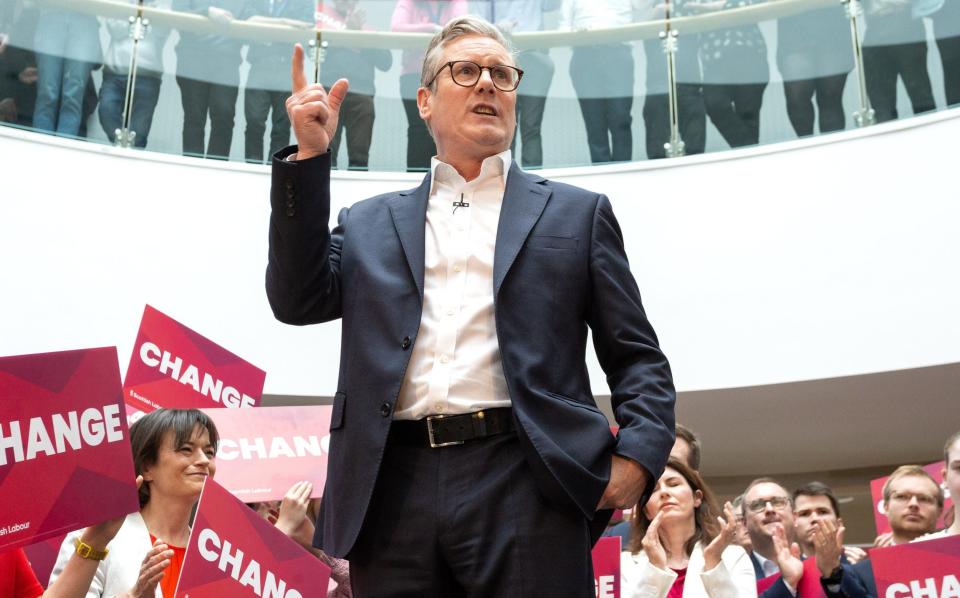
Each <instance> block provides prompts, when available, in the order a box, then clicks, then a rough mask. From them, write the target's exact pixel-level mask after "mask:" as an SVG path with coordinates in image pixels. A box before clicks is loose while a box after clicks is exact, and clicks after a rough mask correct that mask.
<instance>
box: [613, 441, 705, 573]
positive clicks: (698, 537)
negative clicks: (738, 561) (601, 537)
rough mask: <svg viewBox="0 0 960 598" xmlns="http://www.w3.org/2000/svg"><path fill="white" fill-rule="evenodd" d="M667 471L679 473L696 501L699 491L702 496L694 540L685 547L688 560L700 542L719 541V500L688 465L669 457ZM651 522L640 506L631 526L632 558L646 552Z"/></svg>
mask: <svg viewBox="0 0 960 598" xmlns="http://www.w3.org/2000/svg"><path fill="white" fill-rule="evenodd" d="M667 467H669V468H670V469H673V470H674V471H676V472H677V473H679V474H680V475H681V476H682V477H683V479H684V480H686V481H687V485H688V486H690V490H691V492H692V493H693V495H694V499H696V493H697V490H699V491H700V494H701V495H702V496H703V498H702V499H701V500H700V506H699V507H695V508H694V510H693V521H694V528H695V529H694V532H693V536H692V537H690V538H689V539H688V540H687V542H686V543H685V544H684V545H683V549H684V551H685V552H686V553H687V556H689V555H690V554H691V553H693V547H694V545H696V543H697V542H701V543H702V544H704V545H706V544H709V543H710V542H712V541H713V539H714V538H716V537H717V534H719V533H720V524H719V523H718V522H717V517H718V516H719V514H720V509H719V508H718V507H717V500H716V498H714V496H713V491H712V490H710V487H709V486H707V484H706V482H704V481H703V478H701V477H700V474H699V473H697V472H696V471H694V470H692V469H690V466H689V465H687V464H686V463H684V462H683V461H679V460H677V459H675V458H673V457H670V459H669V460H668V461H667ZM650 521H651V520H650V518H649V517H647V514H646V513H644V510H643V509H640V508H639V505H638V508H637V509H635V511H634V513H633V521H631V522H630V552H632V553H633V554H636V553H638V552H640V551H641V550H643V546H642V543H643V536H644V535H646V533H647V528H649V527H650Z"/></svg>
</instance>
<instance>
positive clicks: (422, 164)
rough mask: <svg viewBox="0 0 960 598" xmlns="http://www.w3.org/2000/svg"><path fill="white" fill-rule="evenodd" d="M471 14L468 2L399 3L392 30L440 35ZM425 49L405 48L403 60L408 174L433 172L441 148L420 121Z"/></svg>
mask: <svg viewBox="0 0 960 598" xmlns="http://www.w3.org/2000/svg"><path fill="white" fill-rule="evenodd" d="M465 14H467V2H466V0H397V5H396V6H395V7H394V9H393V17H392V18H391V20H390V28H391V29H393V30H394V31H399V32H401V33H431V34H432V33H436V32H438V31H440V30H441V29H442V28H443V25H444V23H446V22H447V21H449V20H450V19H452V18H454V17H459V16H462V15H465ZM422 62H423V50H419V49H416V50H415V49H411V48H408V49H405V50H404V51H403V56H402V58H401V63H402V66H401V69H400V99H401V101H402V102H403V111H404V113H405V114H406V115H407V171H409V172H425V171H427V170H429V169H430V157H431V156H433V155H434V154H435V153H436V152H437V146H436V144H435V143H434V141H433V138H432V137H431V136H430V132H429V131H427V127H426V125H424V124H423V120H421V119H420V111H419V109H418V108H417V90H418V89H419V88H420V64H421V63H422Z"/></svg>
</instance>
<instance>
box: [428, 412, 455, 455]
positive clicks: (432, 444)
mask: <svg viewBox="0 0 960 598" xmlns="http://www.w3.org/2000/svg"><path fill="white" fill-rule="evenodd" d="M445 417H447V416H446V415H428V416H427V435H428V436H429V437H430V448H441V447H444V446H454V445H457V444H463V441H462V440H454V441H453V442H441V443H437V442H436V441H435V440H434V439H433V420H435V419H443V418H445Z"/></svg>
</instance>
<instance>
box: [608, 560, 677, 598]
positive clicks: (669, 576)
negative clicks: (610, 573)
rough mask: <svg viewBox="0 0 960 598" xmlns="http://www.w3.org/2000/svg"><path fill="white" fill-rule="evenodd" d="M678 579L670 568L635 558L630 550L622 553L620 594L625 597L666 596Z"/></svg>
mask: <svg viewBox="0 0 960 598" xmlns="http://www.w3.org/2000/svg"><path fill="white" fill-rule="evenodd" d="M676 580H677V574H676V573H674V572H673V571H670V570H663V569H660V568H658V567H654V566H653V565H651V564H650V561H648V560H646V559H644V558H641V559H639V562H638V560H634V558H633V556H632V555H631V554H630V553H629V552H622V553H620V595H621V596H622V597H623V598H666V596H667V594H668V593H669V592H670V588H671V587H672V586H673V582H675V581H676Z"/></svg>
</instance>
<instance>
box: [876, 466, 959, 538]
mask: <svg viewBox="0 0 960 598" xmlns="http://www.w3.org/2000/svg"><path fill="white" fill-rule="evenodd" d="M944 467H945V464H944V462H943V461H938V462H937V463H931V464H929V465H924V466H923V470H924V471H926V472H927V473H929V474H930V475H931V476H932V477H933V479H934V480H936V481H937V483H938V484H940V488H941V490H942V491H943V497H944V504H943V512H942V513H941V514H940V518H939V519H937V529H942V528H944V527H946V525H944V522H943V516H944V515H945V514H946V513H948V512H949V511H950V509H951V508H952V507H953V501H952V500H950V495H949V493H947V489H946V487H944V485H943V469H944ZM888 479H890V476H884V477H882V478H877V479H876V480H872V481H871V482H870V495H871V496H872V497H873V521H874V523H875V524H876V526H877V534H878V535H879V534H885V533H887V532H889V531H890V522H889V521H887V514H886V513H884V512H883V485H884V484H885V483H886V482H887V480H888Z"/></svg>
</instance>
